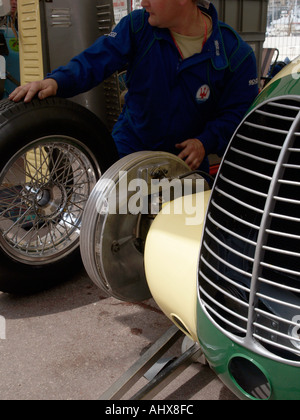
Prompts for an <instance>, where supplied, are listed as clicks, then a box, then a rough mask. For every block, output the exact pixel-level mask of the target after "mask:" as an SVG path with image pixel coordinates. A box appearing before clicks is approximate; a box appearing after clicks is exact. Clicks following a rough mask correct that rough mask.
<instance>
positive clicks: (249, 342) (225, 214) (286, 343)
mask: <svg viewBox="0 0 300 420" xmlns="http://www.w3.org/2000/svg"><path fill="white" fill-rule="evenodd" d="M299 152H300V99H299V97H281V98H278V99H272V100H271V101H267V102H265V103H263V104H261V105H259V106H258V107H257V109H255V110H253V111H252V112H251V113H249V115H248V116H247V117H246V118H245V120H244V121H243V123H242V124H241V125H240V127H239V128H238V130H237V132H236V134H235V136H234V137H233V139H232V141H231V145H230V147H229V148H228V151H227V153H226V156H225V157H224V160H223V163H222V165H221V168H220V171H219V174H218V177H217V181H216V183H215V186H214V189H213V191H212V196H211V200H210V204H209V208H208V211H207V216H206V222H205V228H204V235H203V242H202V248H201V258H200V263H199V265H200V267H199V303H200V305H201V306H202V308H203V309H204V311H205V312H206V314H207V316H208V317H209V318H210V319H211V321H212V322H213V323H214V324H215V325H216V326H217V327H218V328H219V329H220V330H221V331H222V332H223V333H224V334H226V335H228V336H229V337H230V338H231V339H233V340H236V342H238V343H239V344H242V345H244V346H245V347H247V348H250V349H251V350H253V349H255V351H257V353H260V354H263V355H264V356H266V357H271V358H273V359H275V360H280V361H283V362H286V363H288V364H296V365H297V366H298V365H300V246H299V245H300V242H299V241H300V171H299V169H300V153H299Z"/></svg>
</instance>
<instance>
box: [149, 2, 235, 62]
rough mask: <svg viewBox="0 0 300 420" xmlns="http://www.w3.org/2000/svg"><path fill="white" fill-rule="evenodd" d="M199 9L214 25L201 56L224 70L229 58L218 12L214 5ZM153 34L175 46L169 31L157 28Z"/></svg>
mask: <svg viewBox="0 0 300 420" xmlns="http://www.w3.org/2000/svg"><path fill="white" fill-rule="evenodd" d="M198 7H199V8H200V10H201V11H202V12H204V13H206V14H207V15H209V16H210V17H211V19H212V25H213V29H212V34H211V36H210V37H209V39H208V40H207V42H206V44H205V45H204V48H203V51H202V52H201V55H202V56H203V59H204V58H205V59H207V58H210V59H211V61H212V64H213V66H214V67H215V68H216V69H217V70H221V69H224V68H226V67H228V65H229V62H228V58H227V55H226V52H225V47H224V41H223V36H222V33H221V28H220V25H219V19H218V13H217V10H216V8H215V6H214V5H213V4H212V3H210V4H209V8H206V7H203V6H198ZM153 32H154V37H155V38H156V39H157V40H161V39H164V40H166V41H168V42H170V43H172V44H173V45H174V41H173V39H172V36H171V33H170V31H169V30H168V29H161V28H157V27H155V28H154V30H153ZM198 60H199V59H198V58H197V61H198Z"/></svg>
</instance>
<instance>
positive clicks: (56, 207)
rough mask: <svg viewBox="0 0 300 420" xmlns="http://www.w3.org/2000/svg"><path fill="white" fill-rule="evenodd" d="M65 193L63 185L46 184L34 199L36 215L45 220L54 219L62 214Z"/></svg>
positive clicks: (64, 205) (65, 200)
mask: <svg viewBox="0 0 300 420" xmlns="http://www.w3.org/2000/svg"><path fill="white" fill-rule="evenodd" d="M66 204H67V192H66V189H65V187H64V186H63V185H59V184H48V185H45V186H44V187H43V188H41V190H39V191H38V192H37V194H36V196H35V199H34V208H35V212H36V214H37V215H38V216H39V217H41V218H43V219H47V220H52V219H55V218H56V217H57V216H59V215H60V214H62V213H63V212H64V209H65V207H66Z"/></svg>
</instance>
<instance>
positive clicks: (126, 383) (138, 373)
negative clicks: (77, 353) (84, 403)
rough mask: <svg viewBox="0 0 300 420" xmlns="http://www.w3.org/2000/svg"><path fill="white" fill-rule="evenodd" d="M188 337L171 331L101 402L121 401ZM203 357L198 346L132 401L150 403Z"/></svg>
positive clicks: (161, 373)
mask: <svg viewBox="0 0 300 420" xmlns="http://www.w3.org/2000/svg"><path fill="white" fill-rule="evenodd" d="M183 336H184V333H183V332H182V331H180V330H179V329H178V328H177V327H176V326H175V325H174V326H172V327H171V328H170V329H169V330H167V331H166V332H165V333H164V334H163V335H162V336H161V337H160V338H159V339H158V340H157V341H156V342H155V343H154V344H153V345H152V346H151V347H150V348H149V349H148V350H147V351H146V352H145V353H144V354H143V355H142V356H141V357H140V359H139V360H138V361H137V362H136V363H134V364H133V365H132V366H131V368H129V369H128V371H127V372H125V373H124V375H122V376H121V377H120V378H119V379H118V380H117V381H116V382H115V383H114V384H113V385H112V386H111V387H110V388H109V389H108V390H107V391H106V392H105V393H104V394H102V395H101V397H100V400H118V399H121V398H122V397H123V396H124V395H125V394H126V393H127V392H128V391H130V389H132V387H133V386H134V385H135V384H136V383H137V382H138V380H139V379H140V378H141V377H142V376H143V375H144V374H145V373H146V372H148V371H149V369H150V368H151V367H153V366H154V365H155V364H156V362H158V361H159V360H160V359H161V358H162V356H163V355H164V354H165V353H166V352H167V351H168V350H169V349H170V348H171V347H172V346H173V344H174V343H175V342H177V341H178V340H179V339H180V338H181V337H183ZM201 354H202V350H201V348H200V346H199V344H198V343H195V344H194V345H192V347H190V348H189V349H188V350H186V351H185V352H184V353H183V354H182V355H181V356H180V357H178V358H176V359H175V360H173V361H172V362H171V363H169V364H167V366H166V367H165V368H163V369H162V370H161V371H160V372H159V373H158V374H157V375H156V376H155V377H154V378H153V379H152V380H150V381H149V383H148V384H146V385H145V386H144V387H143V388H142V389H140V390H139V391H138V392H137V393H136V394H135V395H134V396H133V397H131V398H130V400H146V399H147V400H149V399H152V398H153V397H154V396H155V395H157V394H158V393H159V392H160V391H161V390H162V389H164V388H165V387H166V386H167V385H168V384H169V383H171V382H172V381H173V380H174V379H175V378H176V377H177V376H178V375H180V373H182V372H183V371H184V370H185V369H186V368H187V367H188V366H190V365H191V364H192V363H193V362H195V360H197V359H198V358H199V357H200V356H201Z"/></svg>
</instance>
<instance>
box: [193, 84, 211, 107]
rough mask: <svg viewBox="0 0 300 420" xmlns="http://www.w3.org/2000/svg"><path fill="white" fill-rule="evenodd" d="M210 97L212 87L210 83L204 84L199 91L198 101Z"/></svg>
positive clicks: (203, 100)
mask: <svg viewBox="0 0 300 420" xmlns="http://www.w3.org/2000/svg"><path fill="white" fill-rule="evenodd" d="M209 97H210V87H209V86H208V85H203V86H201V87H200V89H199V90H198V92H197V95H196V100H197V102H198V103H202V102H205V101H207V100H208V99H209Z"/></svg>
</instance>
